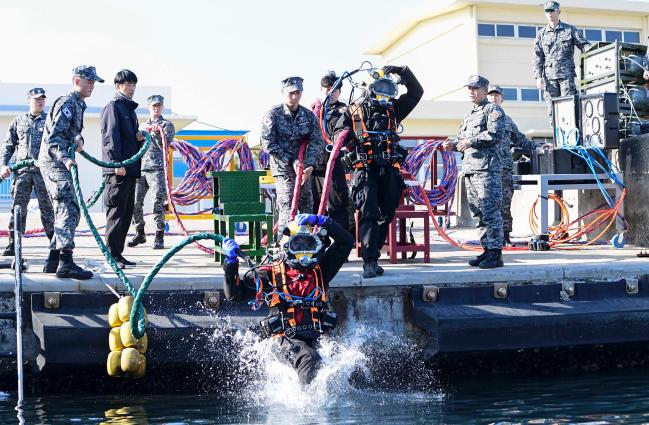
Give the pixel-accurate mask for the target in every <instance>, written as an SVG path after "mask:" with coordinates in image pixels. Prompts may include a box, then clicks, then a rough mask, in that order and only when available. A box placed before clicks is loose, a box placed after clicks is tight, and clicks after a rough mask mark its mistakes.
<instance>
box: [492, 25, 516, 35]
mask: <svg viewBox="0 0 649 425" xmlns="http://www.w3.org/2000/svg"><path fill="white" fill-rule="evenodd" d="M514 35H515V31H514V25H510V24H498V25H496V36H497V37H514Z"/></svg>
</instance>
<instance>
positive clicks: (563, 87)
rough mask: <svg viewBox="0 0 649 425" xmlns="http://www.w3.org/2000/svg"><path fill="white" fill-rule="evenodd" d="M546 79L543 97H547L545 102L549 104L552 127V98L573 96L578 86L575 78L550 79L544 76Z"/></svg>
mask: <svg viewBox="0 0 649 425" xmlns="http://www.w3.org/2000/svg"><path fill="white" fill-rule="evenodd" d="M544 80H545V90H544V92H543V97H544V98H545V103H546V104H547V105H548V115H549V116H550V127H552V125H553V122H552V99H554V98H555V97H561V96H571V95H573V94H576V93H577V88H576V87H575V79H574V78H573V77H571V78H560V79H557V80H550V79H548V78H544Z"/></svg>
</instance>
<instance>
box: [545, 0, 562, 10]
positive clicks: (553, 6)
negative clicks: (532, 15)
mask: <svg viewBox="0 0 649 425" xmlns="http://www.w3.org/2000/svg"><path fill="white" fill-rule="evenodd" d="M559 9H560V7H559V2H556V1H548V2H545V6H543V10H545V11H546V12H554V11H555V10H559Z"/></svg>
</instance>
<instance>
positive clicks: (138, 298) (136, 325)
mask: <svg viewBox="0 0 649 425" xmlns="http://www.w3.org/2000/svg"><path fill="white" fill-rule="evenodd" d="M143 134H144V137H145V138H146V143H145V145H144V146H146V147H148V146H149V143H150V141H151V136H150V135H149V134H148V133H143ZM144 146H143V148H144ZM74 148H75V145H74V144H72V146H70V149H69V151H68V155H69V156H70V159H72V160H74V158H75V152H74ZM145 151H146V149H140V150H139V151H138V153H137V154H135V156H133V157H131V158H129V159H127V160H125V161H122V162H104V161H99V160H96V159H95V158H93V157H92V156H90V155H87V154H86V155H84V153H83V151H82V152H81V155H82V156H83V157H84V158H86V159H89V158H93V159H92V160H91V159H89V160H90V161H91V162H93V163H94V164H97V165H99V166H101V167H107V168H119V167H124V166H127V165H130V164H132V163H133V162H135V161H137V159H139V157H141V156H142V155H143V154H144V152H145ZM138 155H139V157H138ZM70 172H71V173H72V184H73V186H74V193H75V196H76V198H77V202H78V203H79V206H80V207H81V211H82V213H83V216H84V218H85V219H86V223H87V224H88V227H89V228H90V230H91V232H92V234H93V236H94V237H95V241H96V242H97V245H98V246H99V249H100V251H101V252H102V254H103V255H104V258H106V261H107V262H108V264H110V267H111V268H112V269H113V271H114V272H115V273H116V274H117V277H118V278H119V280H120V281H121V282H122V284H123V285H124V287H126V290H127V291H128V292H130V293H131V295H133V296H134V297H135V299H134V301H133V308H132V309H131V315H130V321H131V332H132V334H133V336H134V337H135V338H137V339H139V338H142V336H143V335H144V330H145V327H146V323H145V320H144V309H143V308H142V299H143V298H144V293H145V292H146V290H147V288H148V287H149V285H150V284H151V282H152V281H153V278H154V277H155V276H156V275H157V274H158V272H159V271H160V269H162V267H164V265H165V264H166V263H167V262H168V261H169V260H170V259H171V257H173V256H174V255H175V254H176V253H178V251H180V250H181V249H183V248H184V247H185V246H187V245H189V244H192V243H194V242H196V241H198V240H202V239H211V240H213V241H215V242H216V243H219V244H220V243H221V242H223V239H225V238H224V237H223V236H221V235H217V234H215V233H196V234H193V235H190V236H188V237H187V238H185V239H184V240H182V241H180V242H179V243H177V244H176V245H175V246H174V247H173V248H171V249H170V250H169V251H168V252H167V253H166V254H165V255H164V256H163V257H162V258H161V259H160V260H159V261H158V262H157V263H156V265H155V266H153V268H152V269H151V271H150V272H149V273H148V274H147V275H146V276H145V278H144V280H143V281H142V285H140V288H139V289H138V290H137V291H136V290H135V288H134V287H133V285H132V284H131V281H130V280H129V279H128V277H126V275H125V274H124V272H123V271H122V269H121V268H120V267H119V266H118V265H117V262H116V261H115V259H114V258H113V256H112V255H111V254H110V251H108V248H107V247H106V244H104V241H103V240H102V239H101V237H100V236H99V232H98V231H97V227H96V226H95V224H94V223H93V221H92V218H91V217H90V212H89V211H88V208H89V206H88V205H87V204H86V202H85V201H84V198H83V193H81V185H80V184H79V170H78V168H77V166H76V165H73V166H72V167H71V169H70ZM106 180H107V179H106V178H104V181H103V182H102V185H101V187H100V188H99V189H98V190H97V193H96V194H95V196H93V199H92V200H91V202H92V203H94V202H96V201H97V199H98V198H99V194H101V192H102V191H103V188H104V187H105V185H106ZM95 198H97V199H95Z"/></svg>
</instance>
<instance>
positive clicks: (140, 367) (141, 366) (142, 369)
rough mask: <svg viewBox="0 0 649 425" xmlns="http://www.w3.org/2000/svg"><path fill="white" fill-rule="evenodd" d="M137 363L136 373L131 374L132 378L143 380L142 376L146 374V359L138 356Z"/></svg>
mask: <svg viewBox="0 0 649 425" xmlns="http://www.w3.org/2000/svg"><path fill="white" fill-rule="evenodd" d="M137 362H138V363H137V372H135V373H134V374H133V377H134V378H138V379H139V378H144V374H145V373H146V357H145V356H143V355H142V354H140V355H139V357H138V359H137Z"/></svg>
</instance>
